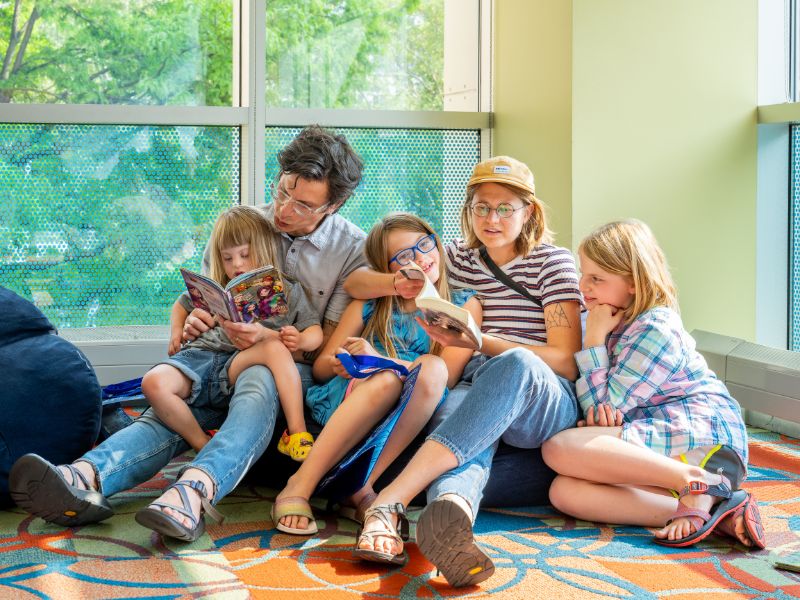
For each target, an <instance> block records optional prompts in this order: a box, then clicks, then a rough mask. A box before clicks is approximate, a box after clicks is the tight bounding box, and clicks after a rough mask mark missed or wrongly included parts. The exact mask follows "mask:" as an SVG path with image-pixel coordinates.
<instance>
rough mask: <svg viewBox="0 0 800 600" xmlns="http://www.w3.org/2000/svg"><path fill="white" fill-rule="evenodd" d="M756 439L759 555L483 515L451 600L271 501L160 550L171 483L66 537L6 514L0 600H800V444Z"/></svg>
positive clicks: (415, 561)
mask: <svg viewBox="0 0 800 600" xmlns="http://www.w3.org/2000/svg"><path fill="white" fill-rule="evenodd" d="M751 435H752V443H751V468H750V479H749V483H748V485H747V487H748V488H749V489H750V490H752V491H754V492H755V493H756V495H757V496H758V499H759V502H760V505H761V514H762V517H763V519H764V525H765V529H766V531H767V540H768V545H769V549H768V550H764V551H761V552H753V553H748V552H746V551H744V548H743V547H742V546H738V545H736V544H734V543H732V542H731V541H729V540H727V539H723V538H719V537H714V539H713V540H711V541H710V542H704V543H702V544H701V545H699V546H696V547H694V548H692V549H689V550H673V549H668V548H663V547H660V546H657V545H655V544H653V543H651V541H650V538H651V533H650V532H649V531H648V530H646V529H643V528H638V527H609V526H606V525H597V524H592V523H586V522H576V521H575V520H574V519H568V518H564V517H563V516H561V515H559V514H557V513H556V512H555V511H553V509H551V508H549V507H547V508H544V507H541V508H520V509H516V510H489V511H483V512H481V513H480V515H479V518H478V521H477V524H476V531H477V533H478V535H479V539H480V542H481V543H482V544H483V546H484V547H485V548H486V549H488V552H489V553H490V555H491V556H492V558H493V560H494V562H495V564H496V565H497V571H496V574H495V575H494V576H493V577H492V578H491V579H489V580H488V581H486V582H484V584H483V585H481V586H480V587H473V588H467V589H462V590H458V591H455V590H452V589H449V588H448V587H447V586H446V584H445V582H444V580H443V579H442V578H440V577H436V573H435V571H434V570H433V569H432V566H431V565H430V564H429V563H428V562H427V561H426V560H425V559H424V558H423V557H422V556H421V555H420V554H419V553H418V552H417V551H416V547H415V546H414V545H413V544H411V545H410V546H409V552H410V555H411V561H410V562H409V563H408V565H407V566H406V567H405V568H403V569H399V570H389V569H385V568H380V567H373V566H370V565H368V564H363V563H358V562H355V561H353V559H352V558H351V556H350V547H351V545H352V544H353V541H354V533H355V527H354V525H353V524H352V523H350V522H349V521H345V520H340V519H337V518H336V517H335V516H333V515H324V513H322V511H321V510H320V511H319V515H320V516H321V517H322V518H321V519H320V521H319V524H320V534H319V535H318V536H317V537H314V538H312V539H305V538H303V539H301V538H297V537H293V536H288V535H285V534H281V533H278V532H277V531H276V530H275V529H273V527H272V523H271V522H270V520H269V517H268V515H269V508H270V503H271V501H272V499H273V498H274V492H273V491H271V490H268V489H265V488H248V487H241V488H240V489H238V490H237V491H236V492H235V493H233V494H231V495H230V496H229V497H228V498H226V499H225V500H224V501H223V502H222V503H221V509H222V511H223V512H224V513H225V514H226V515H227V520H226V521H225V523H224V524H223V525H213V524H210V526H209V528H208V530H207V533H206V534H205V535H204V536H203V537H202V538H200V540H198V541H197V542H196V543H194V544H191V545H185V544H180V543H167V544H165V543H163V542H162V540H161V539H160V538H159V537H158V536H156V535H155V534H152V535H151V532H150V531H148V530H146V529H144V528H142V527H140V526H138V525H137V524H136V523H135V522H134V520H133V513H134V512H135V511H136V510H137V509H139V508H140V507H142V506H143V505H144V504H145V503H146V502H147V501H148V500H149V499H151V498H153V497H154V496H156V495H157V494H158V490H159V489H161V488H162V487H163V486H164V485H166V481H167V479H165V478H164V477H163V476H162V477H160V478H158V479H157V480H154V481H151V482H150V483H149V484H148V485H147V486H142V487H140V488H137V489H136V490H134V491H132V492H131V493H129V494H125V495H118V496H116V497H115V498H114V501H113V503H114V505H115V508H116V509H117V514H116V516H114V517H113V518H112V519H110V520H109V521H107V522H106V523H104V524H99V525H93V526H87V527H83V528H80V529H75V530H65V529H63V528H61V527H56V526H50V525H46V524H45V523H44V522H43V521H41V520H40V519H33V518H30V517H29V516H28V515H25V514H23V513H21V512H20V511H17V510H14V511H0V598H3V599H6V598H53V599H59V600H60V599H64V598H81V599H84V598H226V599H227V598H248V597H252V598H281V599H292V598H297V599H300V598H303V599H307V598H310V599H319V600H328V599H343V600H344V599H352V598H358V597H363V598H368V599H373V598H374V599H377V598H441V597H453V596H458V597H483V596H486V595H488V594H492V595H493V596H494V597H497V598H520V599H521V598H635V599H637V600H639V599H646V598H661V597H667V596H668V597H670V598H671V599H685V598H698V597H702V598H704V599H707V600H713V599H714V598H725V599H730V598H764V599H766V598H796V597H800V574H797V573H791V572H788V571H779V570H775V569H774V568H773V567H772V562H771V561H772V560H773V559H774V557H775V556H777V555H785V554H789V553H791V552H800V441H798V440H793V439H790V438H786V437H783V436H780V435H777V434H773V433H769V432H766V431H763V430H751ZM178 468H179V464H177V463H174V464H173V465H171V466H170V468H169V469H168V470H167V472H166V478H170V479H171V477H172V475H173V474H174V472H175V470H176V469H178ZM162 475H163V474H162ZM318 508H320V509H321V508H322V505H321V504H320V505H319V506H318ZM413 516H414V513H412V517H413Z"/></svg>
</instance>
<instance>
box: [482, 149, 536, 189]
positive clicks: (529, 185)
mask: <svg viewBox="0 0 800 600" xmlns="http://www.w3.org/2000/svg"><path fill="white" fill-rule="evenodd" d="M489 182H493V183H505V184H506V185H511V186H514V187H516V188H520V189H522V190H525V191H526V192H530V193H531V194H533V195H534V196H535V195H536V186H535V185H534V183H533V173H531V170H530V169H529V168H528V165H526V164H525V163H523V162H520V161H518V160H517V159H516V158H511V157H510V156H494V157H492V158H490V159H488V160H485V161H483V162H481V163H478V164H477V165H475V168H474V169H473V170H472V177H470V178H469V182H468V183H467V187H470V186H473V185H478V184H479V183H489Z"/></svg>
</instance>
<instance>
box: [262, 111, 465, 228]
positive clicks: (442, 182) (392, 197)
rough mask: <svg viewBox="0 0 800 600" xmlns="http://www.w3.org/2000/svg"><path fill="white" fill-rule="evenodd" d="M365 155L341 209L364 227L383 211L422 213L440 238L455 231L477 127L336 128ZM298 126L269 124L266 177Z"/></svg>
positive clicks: (275, 168)
mask: <svg viewBox="0 0 800 600" xmlns="http://www.w3.org/2000/svg"><path fill="white" fill-rule="evenodd" d="M337 131H338V133H342V134H344V135H345V136H346V137H347V139H348V140H349V141H350V143H351V144H352V145H353V148H355V150H356V152H358V153H359V155H360V156H361V158H362V159H363V160H364V178H363V181H362V182H361V185H360V186H359V187H358V189H357V190H356V194H355V195H354V196H353V197H352V198H351V199H350V200H348V201H347V204H345V205H344V207H343V208H342V210H341V214H342V215H343V216H344V217H346V218H348V219H349V220H351V221H352V222H353V223H355V224H356V225H358V226H359V227H361V228H362V229H363V230H364V231H369V229H370V228H371V227H372V225H374V224H375V222H376V221H377V220H378V219H379V218H380V217H381V216H383V215H385V214H386V213H388V212H391V211H397V210H402V211H408V212H413V213H415V214H417V215H419V216H421V217H423V218H424V219H425V220H426V221H428V223H430V225H431V226H432V227H433V228H434V229H435V230H436V231H437V232H438V233H439V235H440V236H441V237H442V240H443V241H449V240H451V239H453V238H455V237H460V234H459V231H460V225H459V213H460V209H461V205H462V203H463V201H464V190H465V189H466V185H467V181H468V180H469V176H470V174H471V173H472V167H474V166H475V163H477V162H478V161H479V160H480V132H479V131H478V130H427V129H423V130H420V129H360V128H358V129H356V128H353V129H350V128H348V129H340V130H337ZM299 132H300V129H299V128H283V127H281V128H278V127H268V128H267V131H266V157H267V158H266V170H267V182H270V181H272V180H273V179H274V178H275V176H276V175H277V173H278V160H277V153H278V151H279V150H280V149H281V148H283V146H285V145H286V144H287V143H289V141H290V140H291V139H292V138H293V137H294V136H296V135H297V134H298V133H299Z"/></svg>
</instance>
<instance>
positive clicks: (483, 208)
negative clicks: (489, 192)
mask: <svg viewBox="0 0 800 600" xmlns="http://www.w3.org/2000/svg"><path fill="white" fill-rule="evenodd" d="M523 208H525V205H524V204H523V205H522V206H517V207H514V206H512V205H511V204H506V203H505V202H504V203H503V204H498V205H497V208H492V207H491V206H489V205H488V204H484V203H483V202H478V203H477V204H473V205H472V206H470V210H471V211H472V214H473V215H475V216H476V217H488V216H489V214H490V213H491V212H492V211H494V212H496V213H497V216H498V217H500V218H501V219H508V218H509V217H511V216H512V215H513V214H514V213H515V212H517V211H518V210H522V209H523Z"/></svg>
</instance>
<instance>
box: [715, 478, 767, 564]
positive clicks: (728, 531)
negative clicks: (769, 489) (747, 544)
mask: <svg viewBox="0 0 800 600" xmlns="http://www.w3.org/2000/svg"><path fill="white" fill-rule="evenodd" d="M739 517H742V519H743V523H744V532H745V534H747V537H749V538H750V541H751V542H752V544H753V546H755V547H756V548H759V549H760V550H763V549H764V548H766V547H767V540H766V538H765V536H764V527H763V525H762V524H761V513H760V512H759V510H758V503H757V502H756V499H755V497H754V496H753V495H752V494H751V493H749V492H748V494H747V502H745V503H744V504H743V505H741V506H739V507H738V508H737V509H736V510H734V511H733V512H732V513H731V514H729V515H728V516H727V517H725V518H724V519H722V520H721V521H720V522H719V524H718V525H717V529H716V532H717V533H719V534H722V535H727V536H728V537H732V538H733V539H735V540H736V541H739V536H738V535H736V519H738V518H739ZM751 547H752V546H751Z"/></svg>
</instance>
